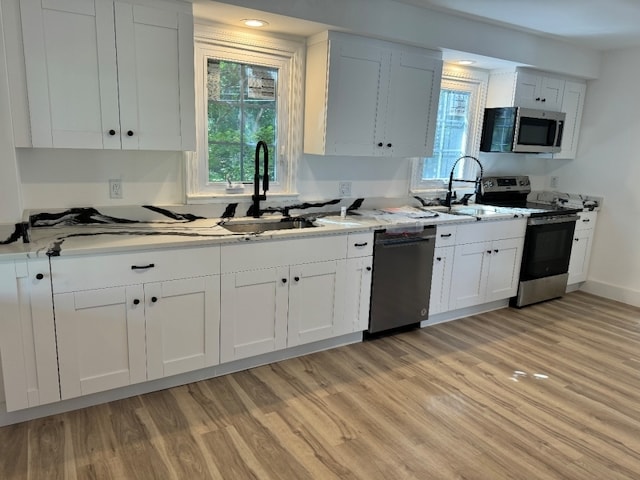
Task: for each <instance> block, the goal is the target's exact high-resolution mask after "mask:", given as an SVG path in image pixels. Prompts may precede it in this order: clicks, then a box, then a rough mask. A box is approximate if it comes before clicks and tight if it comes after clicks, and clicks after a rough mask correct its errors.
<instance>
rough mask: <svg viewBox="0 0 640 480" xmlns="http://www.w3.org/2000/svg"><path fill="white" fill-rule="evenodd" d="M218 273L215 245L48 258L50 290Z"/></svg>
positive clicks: (128, 283) (217, 250)
mask: <svg viewBox="0 0 640 480" xmlns="http://www.w3.org/2000/svg"><path fill="white" fill-rule="evenodd" d="M217 273H220V247H218V246H215V247H199V248H184V249H173V250H165V249H160V250H153V251H142V252H131V253H118V254H102V255H95V256H94V255H82V256H74V257H58V258H53V259H52V260H51V278H52V283H53V293H65V292H74V291H78V290H92V289H97V288H105V287H115V286H121V285H135V284H139V283H148V282H158V281H163V280H174V279H179V278H189V277H200V276H205V275H214V274H217Z"/></svg>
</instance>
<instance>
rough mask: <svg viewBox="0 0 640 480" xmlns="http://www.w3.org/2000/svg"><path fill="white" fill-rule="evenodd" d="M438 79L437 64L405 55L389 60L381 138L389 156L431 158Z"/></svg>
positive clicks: (407, 53)
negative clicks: (382, 134) (420, 155)
mask: <svg viewBox="0 0 640 480" xmlns="http://www.w3.org/2000/svg"><path fill="white" fill-rule="evenodd" d="M441 77H442V62H441V61H440V60H437V59H434V58H433V57H429V56H426V55H421V54H415V53H409V52H400V53H399V54H395V55H394V56H393V58H392V63H391V83H390V88H389V100H388V103H387V119H386V122H387V124H386V135H385V138H386V139H387V144H390V145H391V147H388V148H391V149H392V152H393V156H395V157H408V156H415V155H419V154H422V155H424V156H429V155H431V154H432V150H433V136H434V129H435V125H436V120H437V114H438V102H437V99H438V98H439V93H438V92H439V91H440V81H441ZM434 100H436V101H435V102H434ZM425 125H428V126H429V128H428V129H425Z"/></svg>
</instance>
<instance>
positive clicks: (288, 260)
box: [220, 235, 347, 273]
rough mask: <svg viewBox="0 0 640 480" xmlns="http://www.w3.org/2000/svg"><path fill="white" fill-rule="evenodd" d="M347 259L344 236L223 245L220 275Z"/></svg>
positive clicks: (345, 238) (345, 236)
mask: <svg viewBox="0 0 640 480" xmlns="http://www.w3.org/2000/svg"><path fill="white" fill-rule="evenodd" d="M346 256H347V235H331V236H321V237H310V238H298V239H292V240H274V241H264V242H249V243H238V244H234V245H223V246H222V251H221V254H220V261H221V269H222V273H233V272H243V271H246V270H260V269H263V268H273V267H280V266H287V265H299V264H303V263H314V262H323V261H326V260H337V259H340V258H345V257H346Z"/></svg>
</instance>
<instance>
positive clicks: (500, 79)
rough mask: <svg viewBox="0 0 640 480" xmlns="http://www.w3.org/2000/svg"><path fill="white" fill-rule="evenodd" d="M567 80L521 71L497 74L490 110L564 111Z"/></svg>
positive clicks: (489, 99)
mask: <svg viewBox="0 0 640 480" xmlns="http://www.w3.org/2000/svg"><path fill="white" fill-rule="evenodd" d="M564 87H565V80H564V79H563V78H561V77H558V76H555V75H551V74H546V73H544V72H537V71H535V70H528V69H523V68H517V69H515V70H509V71H497V72H493V73H491V75H490V77H489V88H488V91H487V107H490V108H492V107H511V106H514V107H525V108H535V109H538V110H551V111H554V112H559V111H562V97H563V95H564Z"/></svg>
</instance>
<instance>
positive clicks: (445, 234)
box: [440, 233, 453, 238]
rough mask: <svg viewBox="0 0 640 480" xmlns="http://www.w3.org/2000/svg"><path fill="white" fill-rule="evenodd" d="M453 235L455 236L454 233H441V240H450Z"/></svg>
mask: <svg viewBox="0 0 640 480" xmlns="http://www.w3.org/2000/svg"><path fill="white" fill-rule="evenodd" d="M451 235H453V234H452V233H441V234H440V238H449V237H450V236H451Z"/></svg>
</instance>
